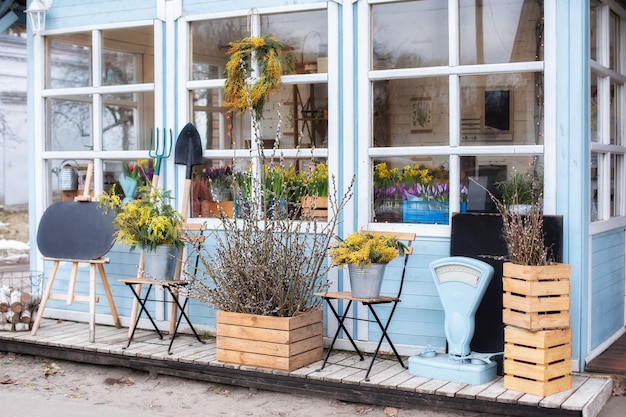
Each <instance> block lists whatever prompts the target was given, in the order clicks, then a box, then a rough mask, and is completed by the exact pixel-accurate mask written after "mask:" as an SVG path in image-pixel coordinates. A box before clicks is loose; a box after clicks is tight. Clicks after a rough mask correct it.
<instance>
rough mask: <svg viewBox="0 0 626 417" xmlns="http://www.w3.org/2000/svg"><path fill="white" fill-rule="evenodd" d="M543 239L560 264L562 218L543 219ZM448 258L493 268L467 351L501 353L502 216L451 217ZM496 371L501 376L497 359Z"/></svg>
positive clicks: (503, 250) (477, 214) (504, 258)
mask: <svg viewBox="0 0 626 417" xmlns="http://www.w3.org/2000/svg"><path fill="white" fill-rule="evenodd" d="M543 225H544V239H545V243H546V245H548V246H549V247H550V248H551V250H552V254H553V259H554V260H555V261H556V262H562V261H563V255H562V251H563V242H562V240H563V217H562V216H544V217H543ZM450 256H467V257H470V258H476V259H480V260H481V261H484V262H486V263H488V264H490V265H491V266H493V269H494V274H493V278H492V279H491V282H490V283H489V287H488V288H487V292H486V293H485V296H484V297H483V300H482V302H481V303H480V306H479V307H478V311H477V312H476V329H475V331H474V338H473V339H472V342H471V343H470V348H471V349H472V351H474V352H480V353H493V352H502V351H503V350H504V324H503V322H502V264H503V263H504V262H505V261H506V256H507V248H506V242H505V241H504V239H503V238H502V217H501V216H500V215H499V214H494V213H456V214H454V216H452V230H451V236H450ZM498 372H499V373H500V374H502V363H501V360H499V369H498Z"/></svg>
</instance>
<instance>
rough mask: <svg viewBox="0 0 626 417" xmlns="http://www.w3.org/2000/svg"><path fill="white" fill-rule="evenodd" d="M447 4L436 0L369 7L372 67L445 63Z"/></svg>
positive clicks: (408, 66) (446, 58)
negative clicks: (370, 12)
mask: <svg viewBox="0 0 626 417" xmlns="http://www.w3.org/2000/svg"><path fill="white" fill-rule="evenodd" d="M447 21H448V7H447V2H443V1H440V0H423V1H413V2H404V3H393V4H377V5H374V6H372V40H373V41H372V68H373V69H375V70H382V69H391V68H412V67H431V66H436V65H447V64H448V27H447V24H446V22H447Z"/></svg>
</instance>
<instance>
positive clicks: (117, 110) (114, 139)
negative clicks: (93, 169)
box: [102, 93, 175, 151]
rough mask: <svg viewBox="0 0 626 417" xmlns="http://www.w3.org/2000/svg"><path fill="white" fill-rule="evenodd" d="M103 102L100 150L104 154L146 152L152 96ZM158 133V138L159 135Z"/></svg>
mask: <svg viewBox="0 0 626 417" xmlns="http://www.w3.org/2000/svg"><path fill="white" fill-rule="evenodd" d="M103 100H104V101H103V105H102V147H103V149H104V150H107V151H113V150H125V151H127V150H139V149H148V148H149V146H150V132H151V129H153V128H154V123H153V120H154V116H153V115H154V94H153V93H132V94H108V95H106V96H104V97H103ZM160 133H161V135H160V137H162V136H163V135H162V133H163V132H160ZM155 137H156V134H155ZM168 138H169V134H168ZM174 139H175V138H174Z"/></svg>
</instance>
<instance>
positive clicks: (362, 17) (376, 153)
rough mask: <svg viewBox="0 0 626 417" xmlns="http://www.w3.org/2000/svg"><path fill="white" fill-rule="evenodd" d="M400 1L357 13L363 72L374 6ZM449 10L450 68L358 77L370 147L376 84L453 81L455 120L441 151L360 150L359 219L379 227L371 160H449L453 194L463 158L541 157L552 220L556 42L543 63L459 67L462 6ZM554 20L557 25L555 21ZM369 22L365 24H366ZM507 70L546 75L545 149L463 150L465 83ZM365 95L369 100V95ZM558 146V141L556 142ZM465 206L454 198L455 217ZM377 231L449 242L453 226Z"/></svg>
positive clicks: (454, 0)
mask: <svg viewBox="0 0 626 417" xmlns="http://www.w3.org/2000/svg"><path fill="white" fill-rule="evenodd" d="M393 2H396V1H395V0H368V1H361V2H359V8H358V14H359V16H358V21H359V22H360V25H359V28H358V36H359V44H358V56H359V63H358V67H359V68H370V62H371V59H372V58H371V56H370V44H371V32H370V24H369V23H367V22H370V21H371V16H370V10H371V6H372V5H375V4H383V3H393ZM546 3H549V4H546V5H544V21H545V22H546V24H545V25H546V26H548V25H549V22H554V18H551V16H553V13H554V11H553V9H554V5H553V4H551V3H552V2H546ZM448 10H449V22H450V24H449V25H448V31H449V32H448V38H449V39H450V43H449V46H450V48H449V62H450V65H448V66H445V67H424V68H407V69H391V70H377V71H371V70H370V71H367V72H366V71H360V72H359V74H358V88H359V95H363V96H364V98H363V99H360V103H361V105H359V110H358V119H359V120H363V121H365V120H367V121H369V122H368V123H359V125H358V133H357V137H359V138H370V139H369V141H368V143H371V129H370V125H371V115H372V112H371V107H370V106H371V104H369V105H363V103H371V102H372V97H371V95H372V88H371V85H372V82H373V81H376V80H391V79H402V78H411V77H427V76H448V79H449V97H450V103H449V105H450V120H449V123H450V125H449V127H450V129H449V131H450V141H449V144H448V145H442V146H416V147H391V148H375V147H369V146H363V145H362V143H359V145H358V166H359V167H360V168H361V169H363V168H364V167H365V172H364V173H363V172H360V176H361V178H364V179H365V178H366V179H367V180H366V181H360V183H359V184H358V190H357V192H358V194H359V195H363V196H367V198H366V199H363V200H362V201H364V200H367V204H360V205H359V207H358V217H359V221H360V223H361V226H362V227H370V226H372V227H373V226H374V223H369V222H370V218H371V215H370V213H371V211H372V201H373V199H372V196H371V192H372V191H371V190H372V186H371V185H372V181H373V178H372V177H373V174H372V169H371V160H372V158H377V157H393V156H407V155H411V156H436V155H439V156H448V157H449V158H450V159H449V161H450V164H449V179H450V184H449V185H450V190H458V189H459V186H460V181H459V175H460V157H461V156H479V155H510V156H519V155H525V156H526V155H537V156H541V157H543V158H544V212H546V213H547V214H550V213H553V212H554V210H555V202H554V192H553V190H554V183H555V181H554V175H555V174H554V170H555V169H554V168H553V166H554V164H553V163H552V162H553V159H548V158H549V157H550V158H552V155H553V153H554V145H553V144H552V143H550V142H551V140H550V138H551V137H552V136H551V135H550V134H549V132H550V131H549V129H552V126H551V125H549V124H548V123H547V121H548V120H549V119H550V118H551V117H552V116H551V114H554V105H553V103H554V101H553V100H554V99H553V97H551V96H549V95H548V94H549V93H548V92H549V91H551V90H552V89H553V87H554V86H551V85H548V84H546V83H548V82H550V81H551V78H548V77H546V73H545V66H547V65H550V64H548V63H547V62H548V60H549V59H553V58H551V57H554V56H556V54H549V52H548V51H547V50H546V48H549V47H550V42H553V41H554V39H549V38H548V37H547V36H546V38H545V47H544V61H533V62H521V63H505V64H483V65H459V49H460V44H459V32H458V31H459V25H458V22H459V5H458V0H448ZM550 19H552V20H550ZM363 22H365V23H363ZM504 68H506V72H542V73H543V75H544V80H545V83H544V85H545V88H544V91H545V92H546V93H545V94H546V96H545V100H544V145H510V146H489V145H483V146H465V145H460V130H461V128H460V116H459V114H460V108H461V103H460V81H459V79H460V77H461V76H465V75H473V74H481V75H488V74H499V73H502V72H503V70H504ZM364 93H366V94H364ZM552 142H553V141H552ZM459 207H460V201H459V195H458V193H453V192H451V193H450V211H451V212H454V211H459ZM375 225H376V227H377V228H382V229H387V230H390V231H400V230H405V231H406V230H411V231H414V232H416V233H417V234H418V235H419V236H432V237H442V238H445V237H449V236H450V225H429V224H415V223H397V224H393V223H392V224H380V223H376V224H375Z"/></svg>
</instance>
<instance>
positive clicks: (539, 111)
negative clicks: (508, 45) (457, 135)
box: [461, 73, 543, 145]
mask: <svg viewBox="0 0 626 417" xmlns="http://www.w3.org/2000/svg"><path fill="white" fill-rule="evenodd" d="M542 85H543V84H542V75H541V74H532V73H520V74H499V75H485V76H464V77H461V143H462V144H463V145H494V144H500V143H501V144H507V145H508V144H515V145H536V144H543V88H542Z"/></svg>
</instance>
